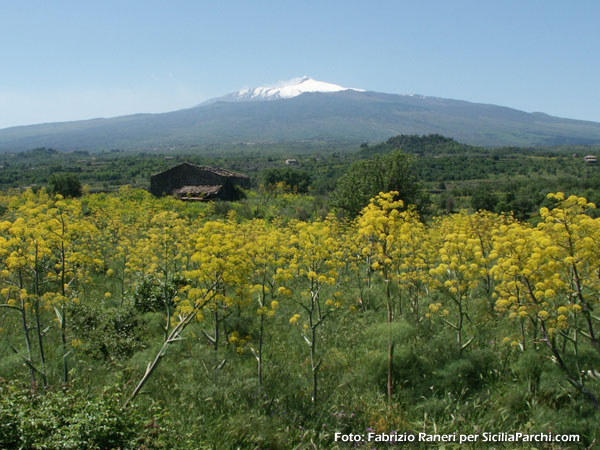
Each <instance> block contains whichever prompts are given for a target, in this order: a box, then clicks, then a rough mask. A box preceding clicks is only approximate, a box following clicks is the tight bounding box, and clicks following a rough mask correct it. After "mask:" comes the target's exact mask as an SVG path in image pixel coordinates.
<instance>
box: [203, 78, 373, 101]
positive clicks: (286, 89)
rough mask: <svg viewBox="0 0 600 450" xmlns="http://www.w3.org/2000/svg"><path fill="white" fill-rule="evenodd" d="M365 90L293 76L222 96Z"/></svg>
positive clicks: (238, 97)
mask: <svg viewBox="0 0 600 450" xmlns="http://www.w3.org/2000/svg"><path fill="white" fill-rule="evenodd" d="M347 90H353V91H363V90H362V89H354V88H346V87H342V86H339V85H337V84H333V83H327V82H325V81H318V80H315V79H313V78H310V77H306V76H305V77H300V78H293V79H291V80H289V81H283V82H280V83H277V84H275V85H273V86H261V87H257V88H252V89H241V90H240V91H238V92H234V93H232V94H229V95H226V96H224V97H220V98H218V99H215V100H221V101H244V100H246V101H247V100H279V99H284V98H292V97H296V96H298V95H300V94H304V93H305V92H338V91H347Z"/></svg>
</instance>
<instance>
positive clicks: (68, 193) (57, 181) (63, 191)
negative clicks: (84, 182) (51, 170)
mask: <svg viewBox="0 0 600 450" xmlns="http://www.w3.org/2000/svg"><path fill="white" fill-rule="evenodd" d="M50 189H51V191H52V193H53V194H60V195H62V196H63V197H81V182H80V181H79V178H77V177H76V176H75V175H73V174H72V173H60V174H54V175H52V176H51V177H50Z"/></svg>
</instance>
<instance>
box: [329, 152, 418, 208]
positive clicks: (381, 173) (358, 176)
mask: <svg viewBox="0 0 600 450" xmlns="http://www.w3.org/2000/svg"><path fill="white" fill-rule="evenodd" d="M389 191H398V193H399V195H398V197H399V198H400V199H401V200H403V201H404V202H405V204H407V205H415V206H416V207H417V210H418V211H419V212H421V213H422V212H424V210H425V208H426V206H427V199H426V196H425V195H424V194H423V192H422V189H421V186H420V185H419V183H418V181H417V179H416V178H415V176H414V173H413V170H412V165H411V160H410V159H409V158H408V157H407V156H406V155H405V154H403V153H402V152H400V151H396V150H394V151H393V152H392V153H390V154H388V155H384V156H376V157H374V158H372V159H366V160H362V161H357V162H355V163H354V164H352V165H351V166H350V167H349V168H348V170H347V171H346V173H344V175H342V176H341V177H340V178H339V179H338V183H337V187H336V189H335V191H334V193H333V202H334V205H335V206H337V207H338V208H340V209H342V210H343V211H345V212H346V213H347V214H348V215H349V216H351V217H354V216H356V215H358V213H359V212H360V211H361V210H362V208H364V207H365V206H366V205H368V204H369V200H370V199H371V198H373V197H375V196H376V195H377V194H379V193H380V192H389Z"/></svg>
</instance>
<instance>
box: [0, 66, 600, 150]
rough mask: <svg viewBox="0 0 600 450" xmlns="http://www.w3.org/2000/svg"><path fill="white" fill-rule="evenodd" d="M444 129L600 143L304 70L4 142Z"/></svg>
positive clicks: (318, 137)
mask: <svg viewBox="0 0 600 450" xmlns="http://www.w3.org/2000/svg"><path fill="white" fill-rule="evenodd" d="M431 133H437V134H442V135H444V136H448V137H452V138H455V139H456V140H458V141H461V142H464V143H468V144H473V145H483V146H503V145H515V146H529V145H562V144H577V145H581V144H600V123H598V122H590V121H582V120H572V119H563V118H558V117H552V116H549V115H547V114H543V113H526V112H523V111H519V110H516V109H511V108H508V107H503V106H496V105H488V104H480V103H470V102H467V101H461V100H451V99H443V98H436V97H426V96H422V95H398V94H386V93H379V92H372V91H364V90H361V89H356V88H345V87H342V86H338V85H336V84H331V83H327V82H323V81H317V80H314V79H312V78H309V77H302V78H295V79H293V80H290V81H289V82H286V83H281V84H278V85H274V86H266V87H258V88H253V89H242V90H240V91H238V92H235V93H231V94H228V95H225V96H223V97H219V98H215V99H212V100H209V101H206V102H204V103H201V104H199V105H198V106H195V107H193V108H189V109H183V110H179V111H173V112H167V113H161V114H135V115H128V116H121V117H114V118H109V119H92V120H83V121H73V122H60V123H49V124H40V125H29V126H22V127H11V128H5V129H3V130H0V151H3V152H7V151H8V152H10V151H22V150H27V149H31V148H35V147H52V148H57V149H60V150H108V149H113V148H119V149H124V150H144V149H146V150H148V149H154V148H171V147H175V148H177V147H186V146H195V145H200V146H202V145H213V144H234V143H242V142H253V143H261V142H269V143H272V142H297V141H326V142H331V141H337V142H346V143H353V142H363V141H382V140H385V139H387V138H389V137H391V136H395V135H398V134H431Z"/></svg>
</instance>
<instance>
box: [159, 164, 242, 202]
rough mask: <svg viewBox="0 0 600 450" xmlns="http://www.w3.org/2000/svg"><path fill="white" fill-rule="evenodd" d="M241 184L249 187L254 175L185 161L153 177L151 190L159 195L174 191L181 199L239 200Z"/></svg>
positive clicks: (173, 193)
mask: <svg viewBox="0 0 600 450" xmlns="http://www.w3.org/2000/svg"><path fill="white" fill-rule="evenodd" d="M238 187H242V188H245V189H247V188H249V187H250V178H249V177H247V176H246V175H243V174H241V173H237V172H232V171H230V170H227V169H220V168H217V167H209V166H196V165H194V164H190V163H182V164H179V165H177V166H175V167H171V168H170V169H167V170H165V171H164V172H160V173H157V174H155V175H152V176H151V177H150V192H151V193H152V194H154V195H156V196H157V197H160V196H162V195H173V196H175V197H177V198H180V199H181V200H187V201H202V200H217V199H219V200H237V199H239V198H240V191H239V189H238Z"/></svg>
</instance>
